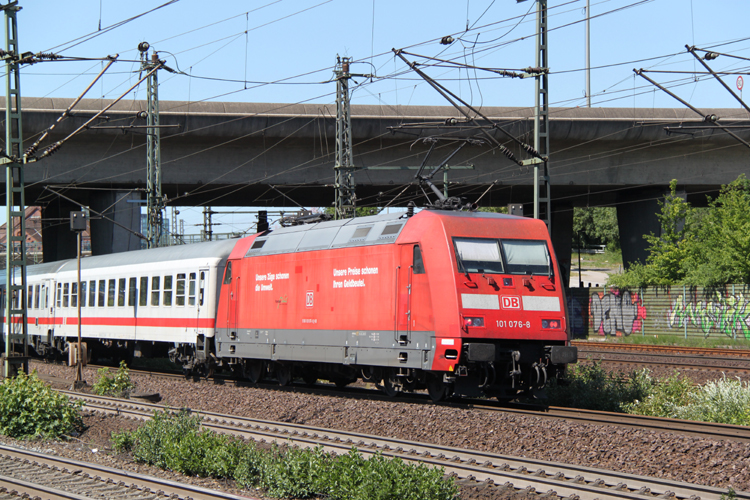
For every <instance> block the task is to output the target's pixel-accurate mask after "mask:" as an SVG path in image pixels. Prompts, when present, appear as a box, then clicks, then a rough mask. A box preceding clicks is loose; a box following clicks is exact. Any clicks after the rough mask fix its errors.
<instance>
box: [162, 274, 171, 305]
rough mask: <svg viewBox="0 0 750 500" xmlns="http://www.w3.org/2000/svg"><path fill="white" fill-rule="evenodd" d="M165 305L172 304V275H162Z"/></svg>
mask: <svg viewBox="0 0 750 500" xmlns="http://www.w3.org/2000/svg"><path fill="white" fill-rule="evenodd" d="M163 304H164V305H165V306H171V305H172V276H164V302H163Z"/></svg>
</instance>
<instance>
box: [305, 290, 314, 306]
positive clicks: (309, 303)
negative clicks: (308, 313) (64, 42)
mask: <svg viewBox="0 0 750 500" xmlns="http://www.w3.org/2000/svg"><path fill="white" fill-rule="evenodd" d="M305 306H307V307H312V306H313V293H312V292H307V294H306V295H305Z"/></svg>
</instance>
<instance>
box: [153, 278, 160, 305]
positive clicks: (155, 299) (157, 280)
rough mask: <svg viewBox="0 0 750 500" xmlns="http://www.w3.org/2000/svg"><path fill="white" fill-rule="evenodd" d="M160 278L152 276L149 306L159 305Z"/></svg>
mask: <svg viewBox="0 0 750 500" xmlns="http://www.w3.org/2000/svg"><path fill="white" fill-rule="evenodd" d="M160 285H161V278H160V277H159V276H154V277H152V278H151V305H152V306H158V305H159V289H160V288H161V286H160Z"/></svg>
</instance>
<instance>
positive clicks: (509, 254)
mask: <svg viewBox="0 0 750 500" xmlns="http://www.w3.org/2000/svg"><path fill="white" fill-rule="evenodd" d="M503 253H504V254H505V261H506V262H507V263H508V274H549V272H550V258H549V252H548V251H547V244H546V243H545V242H544V241H529V240H503Z"/></svg>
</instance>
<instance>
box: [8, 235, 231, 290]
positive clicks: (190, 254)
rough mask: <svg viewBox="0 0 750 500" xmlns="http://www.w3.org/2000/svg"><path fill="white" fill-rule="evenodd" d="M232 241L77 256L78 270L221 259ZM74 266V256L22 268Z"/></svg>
mask: <svg viewBox="0 0 750 500" xmlns="http://www.w3.org/2000/svg"><path fill="white" fill-rule="evenodd" d="M236 244H237V240H236V239H232V240H221V241H207V242H203V243H193V244H191V245H175V246H170V247H160V248H151V249H148V250H134V251H132V252H120V253H113V254H108V255H97V256H93V257H86V258H84V259H81V269H96V268H101V267H118V266H127V265H132V264H150V263H157V262H173V261H178V260H188V259H200V258H215V259H225V258H227V257H228V256H229V254H230V253H231V251H232V249H233V248H234V246H235V245H236ZM76 268H77V265H76V259H68V260H61V261H56V262H48V263H44V264H36V265H33V266H29V267H27V268H26V274H27V276H35V275H39V274H47V273H55V272H63V271H71V270H73V271H74V270H76ZM2 277H3V278H5V273H3V275H2ZM3 281H4V280H3Z"/></svg>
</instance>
